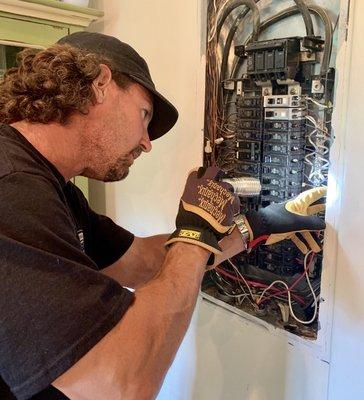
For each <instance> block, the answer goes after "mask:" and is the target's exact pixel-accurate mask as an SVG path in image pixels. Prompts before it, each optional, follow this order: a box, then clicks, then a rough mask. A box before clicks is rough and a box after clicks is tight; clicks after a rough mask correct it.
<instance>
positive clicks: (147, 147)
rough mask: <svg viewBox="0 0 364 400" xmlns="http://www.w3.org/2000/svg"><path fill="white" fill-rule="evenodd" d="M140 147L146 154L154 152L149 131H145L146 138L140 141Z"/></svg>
mask: <svg viewBox="0 0 364 400" xmlns="http://www.w3.org/2000/svg"><path fill="white" fill-rule="evenodd" d="M140 147H141V148H142V150H143V151H144V153H149V152H150V151H151V150H152V143H151V141H150V139H149V134H148V130H147V129H146V130H145V133H144V136H143V138H142V140H141V141H140Z"/></svg>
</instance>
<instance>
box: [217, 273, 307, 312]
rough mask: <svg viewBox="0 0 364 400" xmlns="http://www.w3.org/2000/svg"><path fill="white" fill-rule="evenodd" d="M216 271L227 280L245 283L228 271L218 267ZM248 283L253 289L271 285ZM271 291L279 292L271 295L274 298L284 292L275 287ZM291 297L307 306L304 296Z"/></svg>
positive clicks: (294, 295)
mask: <svg viewBox="0 0 364 400" xmlns="http://www.w3.org/2000/svg"><path fill="white" fill-rule="evenodd" d="M216 270H217V272H219V273H221V275H224V276H226V277H227V278H229V279H231V280H233V281H236V282H243V283H244V281H243V279H241V278H238V277H236V276H234V275H231V274H230V273H229V272H228V271H225V270H224V269H223V268H221V267H216ZM245 281H246V283H247V284H248V285H251V286H253V287H257V288H264V289H265V288H267V287H268V286H269V285H266V284H264V283H260V282H256V281H250V280H245ZM269 290H271V291H274V292H277V293H274V295H271V297H272V296H276V295H278V294H279V293H280V292H282V290H280V289H277V288H274V287H272V288H270V289H269ZM286 292H287V291H286ZM291 296H292V298H293V299H295V300H296V301H297V302H298V303H300V304H302V305H305V304H306V302H305V300H304V298H303V297H302V296H299V295H297V294H294V293H291Z"/></svg>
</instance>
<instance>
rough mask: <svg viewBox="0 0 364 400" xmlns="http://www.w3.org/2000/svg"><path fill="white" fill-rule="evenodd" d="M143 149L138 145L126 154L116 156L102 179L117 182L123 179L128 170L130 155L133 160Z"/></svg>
mask: <svg viewBox="0 0 364 400" xmlns="http://www.w3.org/2000/svg"><path fill="white" fill-rule="evenodd" d="M142 151H143V149H142V148H141V147H140V146H138V147H137V148H135V149H134V150H133V151H132V152H131V153H129V154H128V155H126V156H125V155H124V156H121V157H119V158H118V160H117V161H116V162H115V164H114V165H112V166H111V167H109V169H108V171H107V172H106V174H105V177H104V179H103V181H104V182H117V181H121V180H123V179H125V178H126V177H127V176H128V175H129V170H130V166H131V164H130V156H132V157H133V159H134V160H135V159H136V158H138V157H139V156H140V154H141V153H142Z"/></svg>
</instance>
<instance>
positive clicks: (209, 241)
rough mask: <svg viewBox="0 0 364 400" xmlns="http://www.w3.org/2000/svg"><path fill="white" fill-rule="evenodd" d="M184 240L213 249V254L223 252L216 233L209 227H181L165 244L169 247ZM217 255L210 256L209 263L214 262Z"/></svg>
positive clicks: (209, 249)
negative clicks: (208, 228)
mask: <svg viewBox="0 0 364 400" xmlns="http://www.w3.org/2000/svg"><path fill="white" fill-rule="evenodd" d="M176 242H184V243H189V244H194V245H197V246H200V247H202V248H204V249H206V250H208V251H211V253H213V254H212V256H213V255H215V254H221V253H222V250H221V247H220V246H219V244H218V241H217V238H216V236H215V234H214V233H213V232H211V231H209V230H207V229H200V228H196V227H181V228H178V229H176V230H175V231H174V232H173V233H172V235H171V236H170V237H169V238H168V240H167V241H166V243H165V244H164V245H165V246H166V247H169V245H171V244H172V243H176ZM214 259H215V257H210V258H209V261H208V264H207V265H212V264H213V263H214Z"/></svg>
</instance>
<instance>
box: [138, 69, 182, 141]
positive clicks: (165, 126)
mask: <svg viewBox="0 0 364 400" xmlns="http://www.w3.org/2000/svg"><path fill="white" fill-rule="evenodd" d="M130 77H131V78H132V79H133V80H135V81H136V82H138V83H140V84H141V85H142V86H144V87H145V88H146V89H148V90H149V91H150V92H151V93H152V94H153V100H154V101H153V118H152V120H151V121H150V124H149V128H148V132H149V138H150V140H155V139H158V138H160V137H161V136H163V135H164V134H166V133H167V132H168V131H170V130H171V129H172V128H173V126H174V125H175V124H176V122H177V119H178V111H177V109H176V108H175V107H174V106H173V105H172V104H171V103H170V102H169V101H168V100H167V99H166V98H165V97H164V96H162V95H161V94H160V93H159V92H157V91H156V90H155V88H154V87H153V86H152V85H151V84H149V83H148V82H144V81H143V80H142V79H140V78H138V77H137V76H133V75H130Z"/></svg>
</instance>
